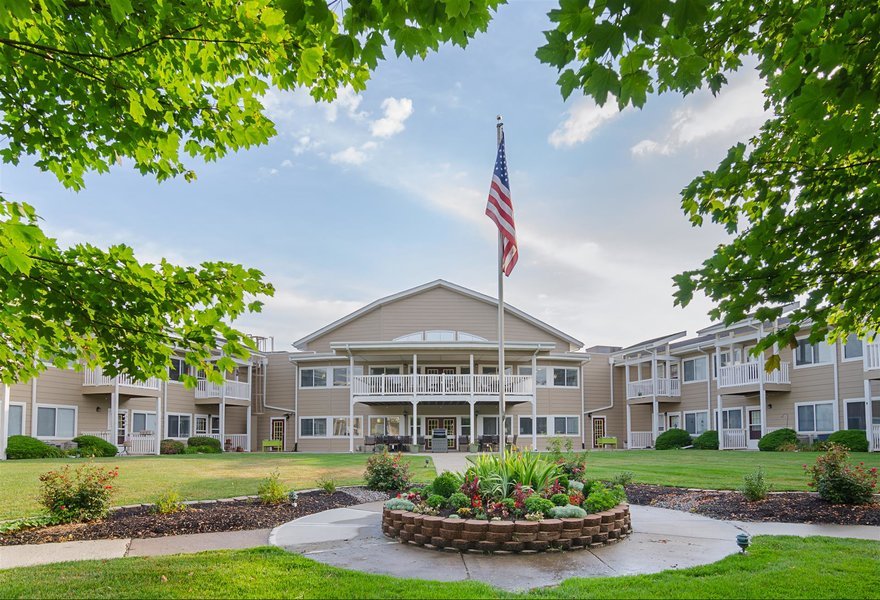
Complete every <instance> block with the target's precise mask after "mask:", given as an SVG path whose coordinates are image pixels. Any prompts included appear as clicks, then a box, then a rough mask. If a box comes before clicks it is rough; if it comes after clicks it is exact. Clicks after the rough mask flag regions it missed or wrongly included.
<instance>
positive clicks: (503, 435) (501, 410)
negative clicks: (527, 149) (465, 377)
mask: <svg viewBox="0 0 880 600" xmlns="http://www.w3.org/2000/svg"><path fill="white" fill-rule="evenodd" d="M495 130H496V136H497V145H498V146H500V145H501V139H502V137H503V135H504V123H502V121H501V115H498V124H497V125H496V126H495ZM504 375H505V373H504V236H502V235H501V228H500V227H499V228H498V416H499V418H498V430H499V434H500V435H499V437H498V440H499V442H498V451H499V453H500V455H501V458H502V459H503V458H504V451H505V448H504V446H505V442H506V441H507V430H506V427H505V422H504V419H505V416H506V415H505V412H506V407H505V405H504V379H505V377H504Z"/></svg>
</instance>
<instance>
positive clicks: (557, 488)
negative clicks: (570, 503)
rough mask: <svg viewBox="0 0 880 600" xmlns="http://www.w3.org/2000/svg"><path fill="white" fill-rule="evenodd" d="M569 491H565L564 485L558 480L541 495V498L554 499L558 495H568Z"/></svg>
mask: <svg viewBox="0 0 880 600" xmlns="http://www.w3.org/2000/svg"><path fill="white" fill-rule="evenodd" d="M567 493H568V490H566V489H565V486H564V485H562V484H561V483H560V482H559V480H558V479H554V480H553V483H551V484H550V485H548V486H547V487H546V488H544V491H543V492H542V493H541V496H543V497H544V498H552V497H553V496H555V495H556V494H567Z"/></svg>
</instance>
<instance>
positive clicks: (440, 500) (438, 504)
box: [425, 494, 446, 508]
mask: <svg viewBox="0 0 880 600" xmlns="http://www.w3.org/2000/svg"><path fill="white" fill-rule="evenodd" d="M425 504H427V505H428V506H430V507H431V508H442V507H443V505H444V504H446V498H444V497H443V496H441V495H440V494H434V495H433V496H428V499H427V500H425Z"/></svg>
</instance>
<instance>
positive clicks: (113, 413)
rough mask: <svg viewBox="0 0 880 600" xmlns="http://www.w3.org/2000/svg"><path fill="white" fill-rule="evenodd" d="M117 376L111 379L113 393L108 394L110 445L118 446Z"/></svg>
mask: <svg viewBox="0 0 880 600" xmlns="http://www.w3.org/2000/svg"><path fill="white" fill-rule="evenodd" d="M118 430H119V375H117V376H116V377H114V378H113V393H112V394H110V443H111V444H113V445H114V446H119V437H118V433H117V432H118ZM74 433H76V432H74Z"/></svg>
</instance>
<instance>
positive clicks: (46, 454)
mask: <svg viewBox="0 0 880 600" xmlns="http://www.w3.org/2000/svg"><path fill="white" fill-rule="evenodd" d="M62 456H64V452H63V451H62V450H61V449H60V448H56V447H55V446H50V445H49V444H46V443H45V442H42V441H40V440H38V439H37V438H32V437H30V436H27V435H10V436H9V439H8V440H7V441H6V458H9V459H20V458H61V457H62Z"/></svg>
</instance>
